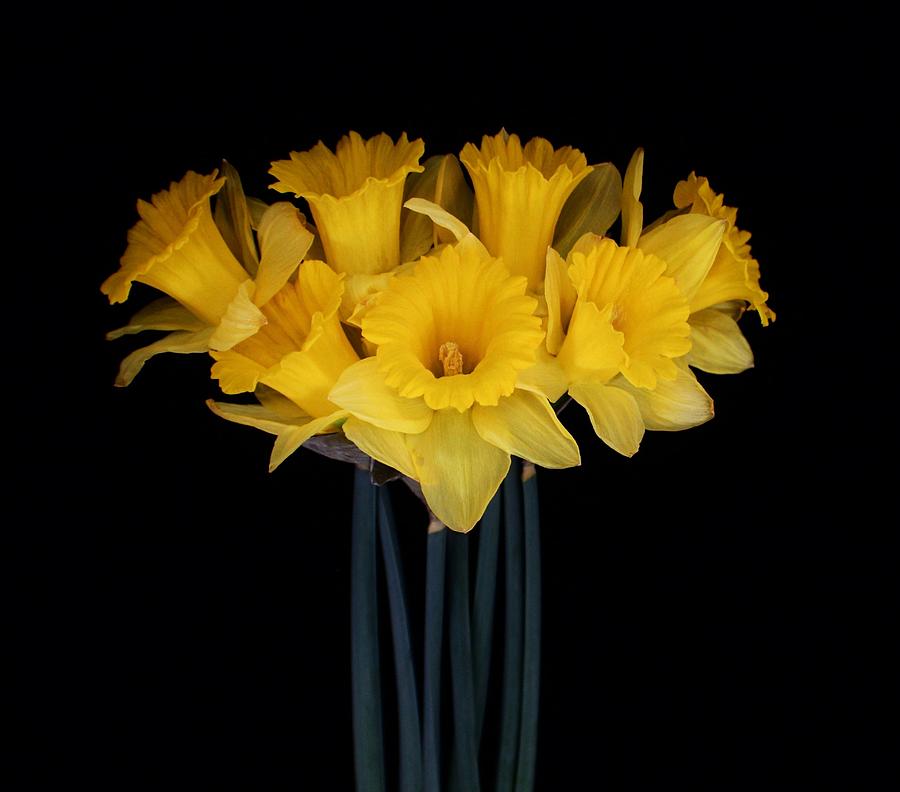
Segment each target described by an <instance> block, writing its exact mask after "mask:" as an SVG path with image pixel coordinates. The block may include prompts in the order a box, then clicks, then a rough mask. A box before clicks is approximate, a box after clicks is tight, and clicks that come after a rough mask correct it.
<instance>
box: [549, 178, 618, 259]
mask: <svg viewBox="0 0 900 792" xmlns="http://www.w3.org/2000/svg"><path fill="white" fill-rule="evenodd" d="M621 202H622V177H621V176H620V175H619V171H618V169H617V168H616V166H615V165H613V164H612V163H611V162H604V163H602V164H601V165H594V166H593V170H592V171H591V172H590V173H589V174H588V175H587V176H586V177H585V179H584V181H582V182H581V184H579V185H578V186H577V187H576V188H575V189H574V190H573V191H572V194H571V195H570V196H569V199H568V200H567V201H566V203H565V206H563V210H562V212H561V213H560V215H559V221H558V222H557V224H556V234H555V235H554V237H553V247H554V248H556V250H558V251H559V254H560V255H561V256H563V257H565V256H567V255H568V254H569V251H570V250H571V249H572V245H574V244H575V242H576V241H577V240H578V239H579V238H580V237H582V236H583V235H584V234H587V233H593V234H600V235H602V234H605V233H606V232H607V231H608V230H609V227H610V226H611V225H612V224H613V223H614V222H615V221H616V218H617V217H618V216H619V207H620V205H621Z"/></svg>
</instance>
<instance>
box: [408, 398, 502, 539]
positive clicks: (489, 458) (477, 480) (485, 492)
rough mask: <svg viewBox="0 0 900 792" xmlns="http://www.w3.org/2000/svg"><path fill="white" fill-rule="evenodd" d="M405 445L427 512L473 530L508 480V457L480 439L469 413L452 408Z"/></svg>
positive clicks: (446, 522) (458, 528) (457, 527)
mask: <svg viewBox="0 0 900 792" xmlns="http://www.w3.org/2000/svg"><path fill="white" fill-rule="evenodd" d="M406 442H407V445H408V446H409V449H410V451H411V452H412V456H413V462H414V464H415V469H416V473H417V475H416V477H415V478H416V479H417V480H418V482H419V484H421V486H422V492H423V493H424V495H425V500H426V501H427V502H428V507H429V508H430V509H431V511H432V512H434V514H435V516H436V517H437V518H438V519H439V520H440V521H441V522H442V523H444V525H446V526H447V527H449V528H451V529H453V530H454V531H463V532H466V531H470V530H471V529H472V528H473V527H474V526H475V523H477V522H478V520H479V519H480V518H481V515H482V514H484V510H485V509H486V508H487V505H488V503H489V502H490V500H491V498H493V497H494V494H495V493H496V492H497V489H498V488H499V487H500V483H501V482H502V481H503V479H504V477H505V476H506V473H507V471H508V470H509V462H510V460H509V454H507V453H506V452H505V451H502V450H500V449H499V448H497V447H496V446H493V445H491V444H490V443H488V442H486V441H485V440H483V439H482V438H481V436H480V435H479V434H478V432H477V431H476V430H475V427H474V426H473V425H472V418H471V414H470V412H463V413H461V412H458V411H457V410H454V409H452V408H451V409H447V410H439V411H437V412H436V413H435V415H434V418H433V419H432V421H431V425H430V426H429V427H428V428H427V429H426V430H425V431H424V432H422V433H421V434H417V435H407V437H406Z"/></svg>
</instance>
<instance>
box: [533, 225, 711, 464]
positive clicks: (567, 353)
mask: <svg viewBox="0 0 900 792" xmlns="http://www.w3.org/2000/svg"><path fill="white" fill-rule="evenodd" d="M666 272H667V264H666V262H665V261H664V260H663V259H662V258H660V257H659V256H657V255H655V254H653V253H647V252H645V251H642V250H640V249H638V248H631V247H625V246H623V247H620V246H618V245H616V243H615V242H613V241H612V240H611V239H608V238H601V237H597V236H595V235H593V234H588V235H585V236H584V237H582V238H581V239H580V240H579V241H578V242H577V243H576V244H575V246H574V247H573V248H572V251H571V252H570V253H569V256H568V258H567V260H566V261H563V260H562V258H561V257H560V256H559V254H557V253H556V251H554V250H552V249H551V250H550V251H549V252H548V254H547V271H546V280H545V285H546V296H547V309H548V317H547V346H548V349H549V351H550V352H551V353H553V354H555V355H556V358H555V361H554V363H555V366H556V367H557V368H558V369H559V370H560V371H561V376H560V377H559V380H558V385H557V387H556V388H555V390H552V391H550V392H549V393H548V396H549V397H550V398H551V399H554V400H555V399H556V398H558V397H559V396H561V395H562V393H563V392H564V391H565V390H568V392H569V395H570V396H571V397H572V398H573V399H574V400H575V401H577V402H578V403H579V404H581V405H582V406H583V407H584V408H585V409H586V410H587V412H588V415H589V416H590V419H591V423H592V424H593V426H594V430H595V431H596V433H597V435H598V436H599V437H600V439H601V440H603V441H604V442H605V443H606V444H607V445H609V446H610V447H611V448H613V449H614V450H616V451H618V452H619V453H621V454H624V455H626V456H632V455H633V454H634V453H635V452H636V451H637V450H638V447H639V445H640V442H641V439H642V437H643V434H644V429H645V428H650V429H684V428H688V427H689V426H696V425H697V424H699V423H702V422H703V421H706V420H708V419H709V418H710V417H712V402H711V400H710V399H709V396H708V395H707V394H706V393H705V391H703V389H702V388H701V387H700V385H699V384H698V383H697V381H696V379H695V378H694V377H693V375H691V374H690V372H689V370H688V369H687V367H685V366H680V365H679V364H678V363H677V361H678V359H679V358H682V357H683V356H684V355H686V354H687V352H688V351H689V350H690V348H691V342H690V326H689V325H688V323H687V319H688V315H689V309H688V302H687V299H686V298H685V296H684V294H683V293H682V291H681V290H680V288H679V287H678V284H677V281H676V279H675V278H673V277H671V276H669V275H667V274H666Z"/></svg>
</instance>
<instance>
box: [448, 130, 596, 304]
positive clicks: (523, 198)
mask: <svg viewBox="0 0 900 792" xmlns="http://www.w3.org/2000/svg"><path fill="white" fill-rule="evenodd" d="M460 159H461V160H462V163H463V165H465V166H466V169H467V170H468V171H469V176H470V177H471V178H472V184H473V185H474V187H475V201H476V206H477V216H478V237H479V238H480V239H481V241H482V242H483V243H484V245H485V247H487V249H488V250H489V251H490V253H491V254H492V255H494V256H500V257H502V258H503V261H504V262H505V263H506V266H507V267H509V271H510V272H511V273H512V274H513V275H524V276H525V277H526V278H527V279H528V288H529V289H531V290H532V291H537V290H538V289H539V287H540V284H541V281H542V279H543V277H544V262H545V258H546V255H547V248H548V247H549V246H550V244H551V243H552V241H553V234H554V231H555V229H556V223H557V220H558V219H559V216H560V212H562V209H563V205H564V204H565V202H566V199H567V198H568V197H569V196H570V195H571V194H572V191H573V190H574V189H575V188H576V187H577V186H578V184H579V183H580V182H581V181H582V179H584V178H586V177H587V176H588V174H589V173H590V172H591V167H590V166H589V165H588V164H587V160H586V159H585V157H584V155H583V154H582V153H581V152H580V151H578V149H574V148H571V147H570V146H566V147H564V148H561V149H557V150H554V148H553V146H552V145H550V143H549V142H548V141H547V140H545V139H544V138H532V139H531V140H530V141H529V142H528V143H527V144H525V146H523V145H522V143H521V141H520V140H519V137H518V135H507V134H506V133H505V132H500V133H499V134H497V135H494V136H493V137H489V136H487V135H485V136H484V137H483V138H482V140H481V148H480V149H479V148H476V147H475V146H474V145H473V144H472V143H467V144H466V145H465V147H464V148H463V150H462V153H461V154H460Z"/></svg>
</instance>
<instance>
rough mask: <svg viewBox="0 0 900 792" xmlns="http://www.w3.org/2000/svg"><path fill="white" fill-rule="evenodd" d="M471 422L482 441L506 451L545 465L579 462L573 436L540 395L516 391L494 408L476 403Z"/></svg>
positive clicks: (562, 466)
mask: <svg viewBox="0 0 900 792" xmlns="http://www.w3.org/2000/svg"><path fill="white" fill-rule="evenodd" d="M472 423H473V425H474V426H475V429H476V431H477V432H478V434H480V435H481V437H482V438H483V439H484V440H486V441H487V442H489V443H490V444H491V445H494V446H497V448H500V449H502V450H504V451H506V453H507V454H512V455H515V456H518V457H522V459H527V460H529V461H531V462H534V463H535V464H537V465H541V466H542V467H546V468H567V467H574V466H575V465H580V464H581V454H580V453H579V452H578V445H577V444H576V443H575V440H574V438H573V437H572V435H570V434H569V432H568V430H567V429H566V428H565V427H564V426H563V425H562V424H561V423H560V422H559V419H558V418H557V417H556V413H555V412H553V408H552V407H551V406H550V404H549V403H548V402H547V400H546V399H545V398H543V397H542V396H538V395H536V394H534V393H528V392H527V391H522V390H516V391H515V392H513V394H512V396H507V397H505V398H503V399H500V402H499V403H498V404H497V406H496V407H483V406H481V405H479V404H476V405H475V406H474V407H473V408H472Z"/></svg>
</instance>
